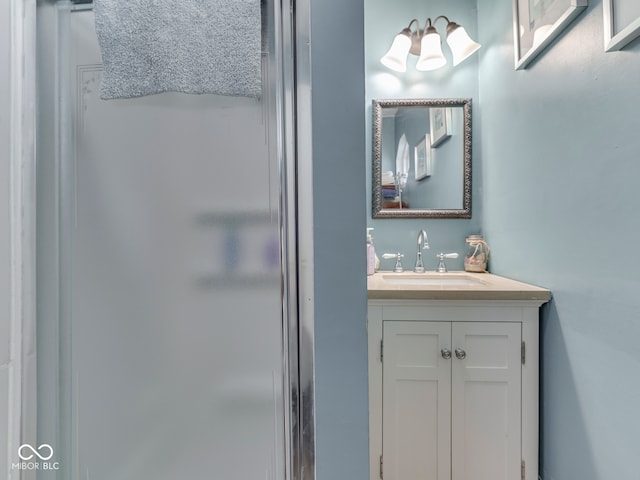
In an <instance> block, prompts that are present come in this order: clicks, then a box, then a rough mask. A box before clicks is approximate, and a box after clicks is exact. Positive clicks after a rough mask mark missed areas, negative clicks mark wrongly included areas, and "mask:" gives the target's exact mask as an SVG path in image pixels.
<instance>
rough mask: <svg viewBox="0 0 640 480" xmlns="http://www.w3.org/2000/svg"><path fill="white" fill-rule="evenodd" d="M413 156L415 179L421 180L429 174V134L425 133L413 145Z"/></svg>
mask: <svg viewBox="0 0 640 480" xmlns="http://www.w3.org/2000/svg"><path fill="white" fill-rule="evenodd" d="M413 158H414V166H415V176H416V180H422V179H423V178H426V177H428V176H430V175H431V136H430V135H429V133H427V134H425V136H424V138H422V139H421V140H420V141H419V142H418V143H417V144H416V146H415V147H413Z"/></svg>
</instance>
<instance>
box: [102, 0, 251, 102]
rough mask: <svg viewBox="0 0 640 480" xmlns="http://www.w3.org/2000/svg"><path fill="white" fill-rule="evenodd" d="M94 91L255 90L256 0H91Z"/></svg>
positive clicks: (105, 94)
mask: <svg viewBox="0 0 640 480" xmlns="http://www.w3.org/2000/svg"><path fill="white" fill-rule="evenodd" d="M94 11H95V17H96V32H97V34H98V41H99V43H100V48H101V50H102V61H103V63H104V74H103V79H102V87H101V92H100V93H101V97H102V98H103V99H110V98H130V97H139V96H143V95H151V94H155V93H160V92H167V91H173V92H185V93H213V94H219V95H233V96H245V97H260V94H261V81H260V71H261V13H260V0H180V1H175V0H135V1H133V0H95V1H94Z"/></svg>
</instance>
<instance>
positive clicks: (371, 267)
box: [367, 227, 379, 275]
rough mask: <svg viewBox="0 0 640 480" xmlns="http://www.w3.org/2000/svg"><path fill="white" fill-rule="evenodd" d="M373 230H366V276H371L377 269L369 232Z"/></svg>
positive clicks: (376, 260)
mask: <svg viewBox="0 0 640 480" xmlns="http://www.w3.org/2000/svg"><path fill="white" fill-rule="evenodd" d="M372 230H373V228H371V227H369V228H367V275H373V274H374V273H375V271H376V269H377V266H378V265H377V263H378V262H379V260H378V257H377V255H376V250H375V248H374V246H373V237H371V231H372Z"/></svg>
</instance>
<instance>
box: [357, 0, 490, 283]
mask: <svg viewBox="0 0 640 480" xmlns="http://www.w3.org/2000/svg"><path fill="white" fill-rule="evenodd" d="M364 14H365V40H366V41H365V69H366V70H365V71H366V108H365V110H364V116H365V119H366V134H367V137H366V167H367V173H366V182H367V191H366V205H367V214H366V215H367V218H366V220H367V226H369V227H374V229H375V230H374V232H373V238H374V244H375V247H376V252H377V253H378V255H379V256H380V254H382V253H384V252H402V253H404V255H405V259H404V266H405V268H411V267H412V266H413V262H414V260H415V252H416V246H417V243H416V239H417V234H418V231H419V230H420V229H422V228H426V230H427V234H428V235H429V242H430V244H431V250H430V251H429V252H428V253H427V254H426V255H425V256H424V259H425V260H424V262H425V267H426V268H427V269H428V270H435V268H436V267H437V263H438V262H437V259H436V257H435V255H436V254H437V253H440V252H458V253H460V254H461V257H460V258H458V259H457V260H448V261H447V265H448V267H449V268H450V269H452V270H462V269H463V254H464V252H465V251H466V244H465V237H466V236H467V235H469V234H474V233H481V229H480V226H481V218H482V202H481V198H480V195H479V194H480V191H481V183H480V180H477V179H479V178H481V164H482V158H481V156H482V155H481V152H480V151H479V148H477V147H478V146H479V143H478V138H476V137H474V139H473V148H474V152H473V175H474V177H473V184H472V187H473V205H472V210H473V212H472V213H473V217H472V218H471V219H469V220H466V219H446V220H440V219H438V220H432V219H413V220H410V219H379V220H374V219H372V218H371V128H372V122H371V102H372V100H373V99H390V98H450V97H456V98H471V99H472V102H476V101H477V100H478V97H479V96H478V85H479V84H478V55H477V54H476V55H473V56H472V57H470V58H468V59H467V60H465V61H464V62H463V63H461V64H460V65H458V66H457V67H455V68H454V67H453V66H452V65H451V56H450V51H449V49H448V46H447V45H446V43H445V44H444V45H443V48H442V50H443V53H444V55H445V57H447V59H448V61H449V63H448V64H447V65H446V66H445V67H442V68H441V69H438V70H434V71H431V72H419V71H417V70H416V69H415V63H416V60H417V58H418V57H416V56H413V55H410V56H409V60H408V62H407V71H406V72H405V73H398V72H394V71H392V70H389V69H388V68H386V67H385V66H384V65H382V64H381V63H380V58H381V57H382V56H383V55H384V54H385V53H386V51H387V50H388V49H389V47H390V46H391V42H392V41H393V38H394V37H395V35H396V34H397V33H398V32H400V31H401V30H402V29H403V28H405V27H407V26H408V25H409V22H410V21H411V19H413V18H417V19H418V21H419V22H420V27H421V28H423V27H424V25H425V20H426V19H427V17H430V18H431V19H432V20H433V19H435V17H437V16H439V15H446V16H447V17H448V18H449V19H450V20H452V21H455V22H456V23H459V24H461V25H463V26H464V27H465V29H466V30H467V32H468V33H469V35H470V36H471V37H472V38H477V36H478V35H477V34H478V27H477V18H476V0H430V1H429V2H424V0H402V1H398V2H389V1H388V0H367V1H366V5H365V10H364ZM435 26H436V28H437V29H438V31H439V32H440V34H441V35H443V34H444V32H445V27H446V22H445V21H443V20H439V21H438V22H437V23H436V24H435ZM473 121H476V116H475V113H474V114H473ZM474 135H475V128H474ZM363 235H364V234H363ZM393 265H394V261H393V260H382V266H381V268H382V269H384V270H390V269H392V268H393Z"/></svg>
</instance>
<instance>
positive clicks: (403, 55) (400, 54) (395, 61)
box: [380, 30, 411, 72]
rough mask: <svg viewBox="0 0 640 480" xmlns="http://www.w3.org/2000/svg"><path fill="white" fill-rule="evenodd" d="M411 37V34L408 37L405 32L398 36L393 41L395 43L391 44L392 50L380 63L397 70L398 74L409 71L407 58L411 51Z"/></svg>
mask: <svg viewBox="0 0 640 480" xmlns="http://www.w3.org/2000/svg"><path fill="white" fill-rule="evenodd" d="M410 35H411V34H409V35H407V34H406V33H405V31H404V30H403V31H402V32H400V33H399V34H398V35H396V38H394V39H393V43H392V44H391V48H390V49H389V51H388V52H387V53H386V54H385V55H384V57H382V58H381V59H380V62H382V64H383V65H384V66H385V67H388V68H390V69H391V70H395V71H396V72H406V71H407V56H408V55H409V50H410V49H411V37H410Z"/></svg>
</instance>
